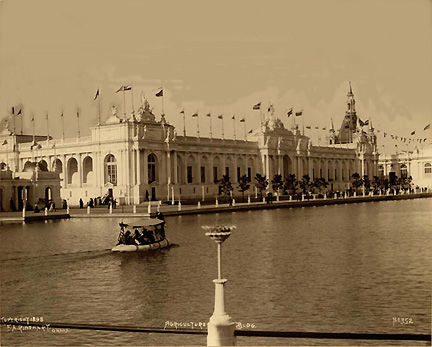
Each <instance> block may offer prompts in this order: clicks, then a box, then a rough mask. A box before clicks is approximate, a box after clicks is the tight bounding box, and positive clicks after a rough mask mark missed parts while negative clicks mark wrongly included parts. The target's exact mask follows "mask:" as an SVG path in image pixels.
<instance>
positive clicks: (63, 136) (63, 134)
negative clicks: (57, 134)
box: [60, 110, 65, 142]
mask: <svg viewBox="0 0 432 347" xmlns="http://www.w3.org/2000/svg"><path fill="white" fill-rule="evenodd" d="M60 117H61V119H62V142H64V139H65V133H64V114H63V110H62V113H61V116H60Z"/></svg>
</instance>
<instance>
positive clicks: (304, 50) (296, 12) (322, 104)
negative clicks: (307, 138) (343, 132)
mask: <svg viewBox="0 0 432 347" xmlns="http://www.w3.org/2000/svg"><path fill="white" fill-rule="evenodd" d="M431 34H432V2H431V1H429V0H366V1H354V0H299V1H295V0H293V1H289V0H282V1H277V0H270V1H266V2H264V1H254V0H253V1H251V0H248V1H246V0H239V1H232V0H231V1H224V0H222V1H213V2H209V1H199V0H197V1H195V0H181V1H146V0H137V1H132V0H125V1H120V0H119V1H113V0H92V1H84V0H74V1H66V0H64V1H63V0H26V1H25V0H3V1H1V0H0V112H1V114H0V119H1V118H5V117H7V116H8V113H9V112H10V108H11V106H12V105H18V104H22V105H23V114H24V116H23V121H24V132H25V133H31V132H32V130H31V128H32V127H31V122H30V119H31V115H32V114H34V115H35V119H36V130H37V132H39V133H41V134H46V131H47V130H46V121H45V114H46V113H47V112H48V114H49V119H50V126H49V127H50V134H54V136H56V137H59V136H60V134H61V126H60V124H61V123H60V117H59V115H60V113H61V112H62V110H63V112H64V115H65V121H66V136H67V137H72V136H75V134H76V128H77V125H76V116H75V114H76V109H77V108H78V107H79V108H80V109H81V117H80V126H81V133H82V134H83V135H89V134H90V132H89V130H88V127H89V126H91V125H95V124H96V122H97V103H96V102H94V101H93V97H94V94H95V92H96V90H97V88H100V90H101V96H102V99H101V103H102V104H101V105H102V119H106V118H107V117H108V116H109V115H110V114H111V112H110V107H111V106H112V105H113V104H115V105H118V110H119V115H122V113H123V98H122V95H121V93H118V94H115V91H116V90H117V89H118V88H119V87H120V86H121V85H122V84H129V85H131V86H132V87H133V89H134V104H135V109H137V108H138V106H139V104H140V94H141V92H143V93H145V95H146V96H147V98H148V100H149V102H150V104H151V106H152V107H153V108H154V112H155V113H156V114H157V115H158V116H159V114H160V111H161V99H160V98H155V97H154V94H155V92H157V90H155V89H157V88H158V87H159V86H161V85H163V86H164V89H165V98H164V103H165V113H166V117H167V120H168V122H170V123H171V124H173V125H175V126H176V127H177V132H178V134H181V133H182V128H183V121H182V117H181V116H180V115H179V111H180V110H181V108H182V107H184V108H185V112H186V118H187V131H188V134H190V135H194V134H195V133H196V119H192V118H191V115H192V114H193V113H194V112H196V111H198V112H199V114H200V131H201V135H202V136H206V135H207V134H208V124H209V123H208V118H207V117H205V114H206V113H207V112H209V111H210V112H212V114H213V115H214V118H213V128H214V129H213V133H214V135H215V136H218V135H220V120H218V119H217V118H216V115H218V114H224V116H225V136H226V137H231V136H232V134H233V126H232V124H233V123H232V120H231V117H232V115H233V114H235V115H236V117H237V119H240V118H241V117H243V116H245V117H246V126H247V130H249V129H250V128H252V127H256V126H258V124H259V114H258V113H257V112H253V111H252V105H253V104H255V103H257V102H259V101H262V102H263V104H264V106H265V107H267V106H268V104H269V103H272V104H273V105H274V108H275V114H277V115H278V116H279V117H281V119H283V120H284V122H285V125H286V126H287V127H290V125H291V120H288V119H287V117H286V116H285V114H286V110H287V109H288V108H290V107H294V110H300V109H303V110H304V115H305V116H304V117H305V119H304V123H305V125H309V124H311V125H312V126H319V127H320V128H321V129H322V127H327V128H328V126H329V124H330V118H333V121H334V124H335V127H336V128H339V127H340V123H341V121H342V118H343V116H344V112H345V100H346V94H347V91H348V81H351V82H352V87H353V91H354V94H355V98H356V101H357V102H356V106H357V112H358V115H359V116H360V118H362V119H363V120H365V119H368V118H370V119H371V120H372V121H373V124H374V126H375V128H376V129H380V130H381V134H382V131H386V132H389V133H392V134H395V135H399V136H406V137H408V135H409V133H410V132H411V131H413V130H416V134H418V135H419V137H425V136H424V135H425V132H424V131H423V128H424V126H425V125H426V124H428V123H430V122H431V121H432V97H431V86H430V81H431V80H432V63H431V62H432V44H431V37H432V36H431ZM126 110H127V112H128V113H130V111H131V95H130V92H128V94H127V95H126ZM17 124H18V125H17V128H19V124H20V123H19V122H17ZM236 128H237V137H238V138H239V137H242V136H243V133H244V131H243V123H238V121H237V123H236ZM306 134H308V133H306ZM325 135H326V132H325V131H322V130H320V131H316V132H315V133H313V134H312V136H313V137H322V138H323V137H324V136H325ZM378 135H380V134H378Z"/></svg>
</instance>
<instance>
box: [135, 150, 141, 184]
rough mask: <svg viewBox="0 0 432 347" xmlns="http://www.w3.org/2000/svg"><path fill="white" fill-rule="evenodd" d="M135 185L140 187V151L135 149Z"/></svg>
mask: <svg viewBox="0 0 432 347" xmlns="http://www.w3.org/2000/svg"><path fill="white" fill-rule="evenodd" d="M136 176H137V177H136V184H137V185H141V151H140V149H139V148H138V149H137V163H136Z"/></svg>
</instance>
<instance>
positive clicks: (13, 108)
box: [12, 106, 15, 115]
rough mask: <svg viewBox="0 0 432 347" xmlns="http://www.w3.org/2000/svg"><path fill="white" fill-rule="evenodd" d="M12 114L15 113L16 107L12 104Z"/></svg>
mask: <svg viewBox="0 0 432 347" xmlns="http://www.w3.org/2000/svg"><path fill="white" fill-rule="evenodd" d="M12 114H13V115H15V107H13V106H12Z"/></svg>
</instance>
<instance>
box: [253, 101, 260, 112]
mask: <svg viewBox="0 0 432 347" xmlns="http://www.w3.org/2000/svg"><path fill="white" fill-rule="evenodd" d="M252 109H253V110H259V109H261V103H260V102H259V103H257V104H255V105H253V107H252Z"/></svg>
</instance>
